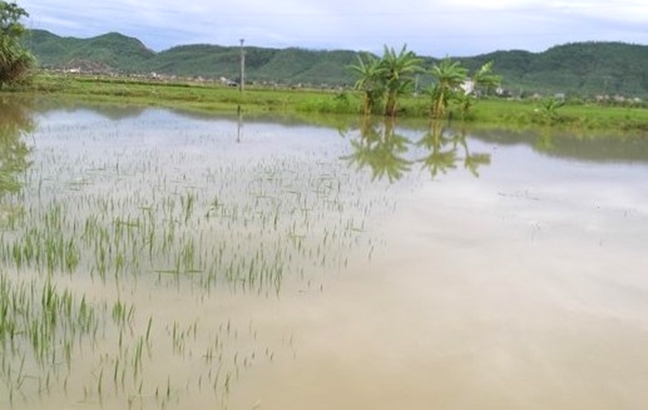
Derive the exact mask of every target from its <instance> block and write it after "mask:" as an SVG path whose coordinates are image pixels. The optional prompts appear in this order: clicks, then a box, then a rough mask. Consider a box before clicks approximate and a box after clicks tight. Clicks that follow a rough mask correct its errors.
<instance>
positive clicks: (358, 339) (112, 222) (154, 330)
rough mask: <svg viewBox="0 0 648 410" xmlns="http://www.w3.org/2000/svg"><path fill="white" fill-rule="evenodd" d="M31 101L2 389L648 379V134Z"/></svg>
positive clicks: (236, 390) (15, 216)
mask: <svg viewBox="0 0 648 410" xmlns="http://www.w3.org/2000/svg"><path fill="white" fill-rule="evenodd" d="M5 105H7V107H3V113H5V116H7V118H4V117H3V125H2V128H1V130H2V133H3V135H2V144H3V152H4V154H2V158H1V159H0V160H1V162H0V171H1V173H2V177H1V178H0V227H1V230H0V264H1V265H0V297H1V298H0V315H1V316H0V342H1V344H0V347H1V348H2V350H0V356H1V357H0V365H1V366H0V408H15V409H21V410H22V409H39V408H44V407H46V408H48V409H69V408H80V409H83V408H87V409H99V408H102V409H108V410H113V409H124V408H138V409H157V408H160V409H162V408H164V409H189V408H191V409H223V408H230V409H276V410H293V409H294V410H296V409H342V410H357V409H379V410H381V409H385V410H386V409H498V410H501V409H577V408H582V409H610V408H619V409H621V408H623V409H643V408H645V404H646V403H648V391H646V389H645V386H646V385H647V384H648V350H647V349H646V348H645V346H646V345H648V316H647V315H646V312H648V253H647V252H646V245H645V244H646V243H648V184H646V182H645V181H646V177H647V176H648V142H647V140H646V139H645V137H643V138H642V137H637V136H632V137H631V136H612V137H603V136H601V137H595V136H588V137H583V136H580V137H576V136H571V135H560V136H558V135H556V136H550V135H548V134H547V133H543V132H538V133H533V132H528V133H517V134H513V133H507V132H503V131H493V130H487V131H480V130H478V129H464V128H461V127H451V126H447V127H446V126H442V125H439V124H436V125H432V126H419V125H410V126H408V125H407V124H392V123H389V122H387V123H382V122H377V123H364V122H362V121H360V122H357V121H354V120H351V121H349V122H348V123H347V124H345V125H343V126H340V125H339V124H338V126H337V128H329V127H327V126H323V125H319V126H315V125H309V124H308V123H307V122H300V121H297V120H292V121H288V120H286V119H283V120H279V119H273V118H236V117H231V118H228V117H208V116H205V117H196V116H193V117H192V116H188V115H184V114H179V113H173V112H169V111H164V110H156V109H125V110H124V109H110V110H107V109H105V108H104V109H99V108H93V109H89V108H84V107H76V108H70V109H67V110H51V109H36V110H35V111H32V110H31V109H27V108H24V107H23V108H20V107H18V108H16V107H15V106H14V105H11V104H8V103H7V102H5ZM5 108H7V109H5ZM7 113H11V116H9V114H7ZM321 122H322V121H321V120H320V123H321ZM10 124H13V125H10Z"/></svg>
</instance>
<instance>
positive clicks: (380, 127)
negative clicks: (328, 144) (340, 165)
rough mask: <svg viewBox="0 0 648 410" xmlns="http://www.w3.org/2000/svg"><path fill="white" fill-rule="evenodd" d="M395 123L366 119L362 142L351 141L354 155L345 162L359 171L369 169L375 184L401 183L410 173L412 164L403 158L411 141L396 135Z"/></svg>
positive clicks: (347, 157) (362, 129) (360, 139)
mask: <svg viewBox="0 0 648 410" xmlns="http://www.w3.org/2000/svg"><path fill="white" fill-rule="evenodd" d="M394 125H395V124H394V120H393V119H392V118H385V119H384V121H383V122H382V123H379V122H378V121H373V119H372V118H369V117H365V118H364V119H363V121H362V125H361V127H360V138H358V139H352V140H351V148H352V149H353V153H352V154H351V155H348V156H346V157H343V159H346V160H347V161H349V163H350V164H352V165H355V166H356V167H357V168H358V169H362V168H370V169H371V171H372V180H376V179H382V178H384V177H387V178H389V181H390V182H393V181H395V180H398V179H400V178H401V177H402V176H403V174H404V173H406V172H409V171H410V169H411V165H412V162H411V161H409V160H407V159H406V158H404V157H403V155H404V154H406V153H407V152H408V146H409V145H410V143H411V142H410V140H409V139H408V138H407V137H405V136H403V135H400V134H397V133H396V131H395V129H396V128H395V126H394Z"/></svg>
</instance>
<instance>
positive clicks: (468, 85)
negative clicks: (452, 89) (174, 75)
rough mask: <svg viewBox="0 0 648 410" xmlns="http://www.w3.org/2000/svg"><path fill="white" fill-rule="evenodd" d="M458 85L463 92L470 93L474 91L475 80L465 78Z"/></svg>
mask: <svg viewBox="0 0 648 410" xmlns="http://www.w3.org/2000/svg"><path fill="white" fill-rule="evenodd" d="M459 87H461V89H462V90H463V92H464V94H466V95H467V94H472V93H473V91H475V82H474V81H473V80H466V81H464V82H463V84H461V85H460V86H459Z"/></svg>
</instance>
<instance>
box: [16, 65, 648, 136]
mask: <svg viewBox="0 0 648 410" xmlns="http://www.w3.org/2000/svg"><path fill="white" fill-rule="evenodd" d="M22 93H29V94H32V93H36V94H38V95H55V96H57V97H62V98H72V99H74V100H88V101H92V102H109V103H117V104H138V105H139V104H141V105H150V106H160V107H167V108H177V109H185V110H193V111H203V112H215V111H218V112H235V111H237V110H238V109H239V107H240V109H242V110H244V111H245V112H247V113H262V112H281V113H320V114H331V113H333V114H359V113H360V107H361V95H360V94H359V93H357V92H354V91H349V90H306V89H285V88H282V89H275V88H259V87H247V88H246V89H245V90H244V92H243V93H241V92H240V90H239V89H238V88H236V87H225V86H222V85H219V84H211V83H195V82H193V83H190V82H180V81H177V82H162V81H155V80H147V79H131V78H115V77H96V76H93V77H89V76H85V77H84V76H64V75H45V74H41V75H38V76H36V77H35V79H34V81H33V83H32V85H31V86H30V87H29V89H28V90H26V91H25V90H23V91H22ZM429 109H430V98H429V97H428V96H427V95H419V96H411V97H406V98H402V99H401V100H400V103H399V111H398V116H399V117H406V118H426V117H427V116H428V114H429ZM450 115H451V116H453V117H454V118H456V119H461V118H462V116H461V115H459V114H457V111H455V112H451V113H450ZM464 119H466V120H469V121H472V122H479V123H483V124H495V125H498V126H504V127H514V128H525V127H530V128H531V127H534V128H535V127H537V126H539V125H540V126H550V127H552V128H562V129H577V130H623V131H646V132H648V109H646V108H643V107H637V106H616V107H614V106H612V107H611V106H602V105H598V104H594V103H589V104H588V103H579V104H569V103H568V104H566V105H564V106H555V105H551V104H550V103H548V101H547V100H544V101H543V100H525V101H521V100H503V99H482V100H479V101H477V102H476V104H475V105H474V106H473V107H472V109H471V111H470V114H469V116H468V117H467V118H464Z"/></svg>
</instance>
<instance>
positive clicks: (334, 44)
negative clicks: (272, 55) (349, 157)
mask: <svg viewBox="0 0 648 410" xmlns="http://www.w3.org/2000/svg"><path fill="white" fill-rule="evenodd" d="M17 2H18V4H19V5H20V6H21V7H23V8H25V9H26V10H27V11H28V12H29V13H30V15H31V16H30V18H29V19H28V20H26V21H25V23H26V25H27V26H29V27H30V28H38V29H45V30H49V31H52V32H53V33H55V34H58V35H62V36H74V37H82V38H86V37H93V36H96V35H100V34H104V33H107V32H111V31H117V32H120V33H122V34H125V35H128V36H132V37H137V38H139V39H140V40H142V41H143V42H144V44H146V46H148V47H149V48H151V49H153V50H156V51H160V50H164V49H167V48H170V47H173V46H175V45H180V44H194V43H208V44H219V45H238V44H239V40H240V39H242V38H243V39H245V44H246V45H254V46H262V47H277V48H285V47H302V48H309V49H351V50H368V51H373V52H380V50H381V49H382V46H383V44H387V45H389V46H393V47H395V48H400V47H401V46H402V45H403V44H405V43H406V44H407V45H408V48H409V49H411V50H413V51H415V52H416V53H417V54H420V55H425V56H433V57H444V56H472V55H477V54H483V53H488V52H491V51H495V50H511V49H522V50H529V51H543V50H546V49H547V48H549V47H551V46H554V45H557V44H565V43H568V42H577V41H623V42H627V43H635V44H648V0H447V1H446V0H231V1H230V2H224V1H218V0H188V1H177V0H83V1H79V0H74V1H72V0H17Z"/></svg>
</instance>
